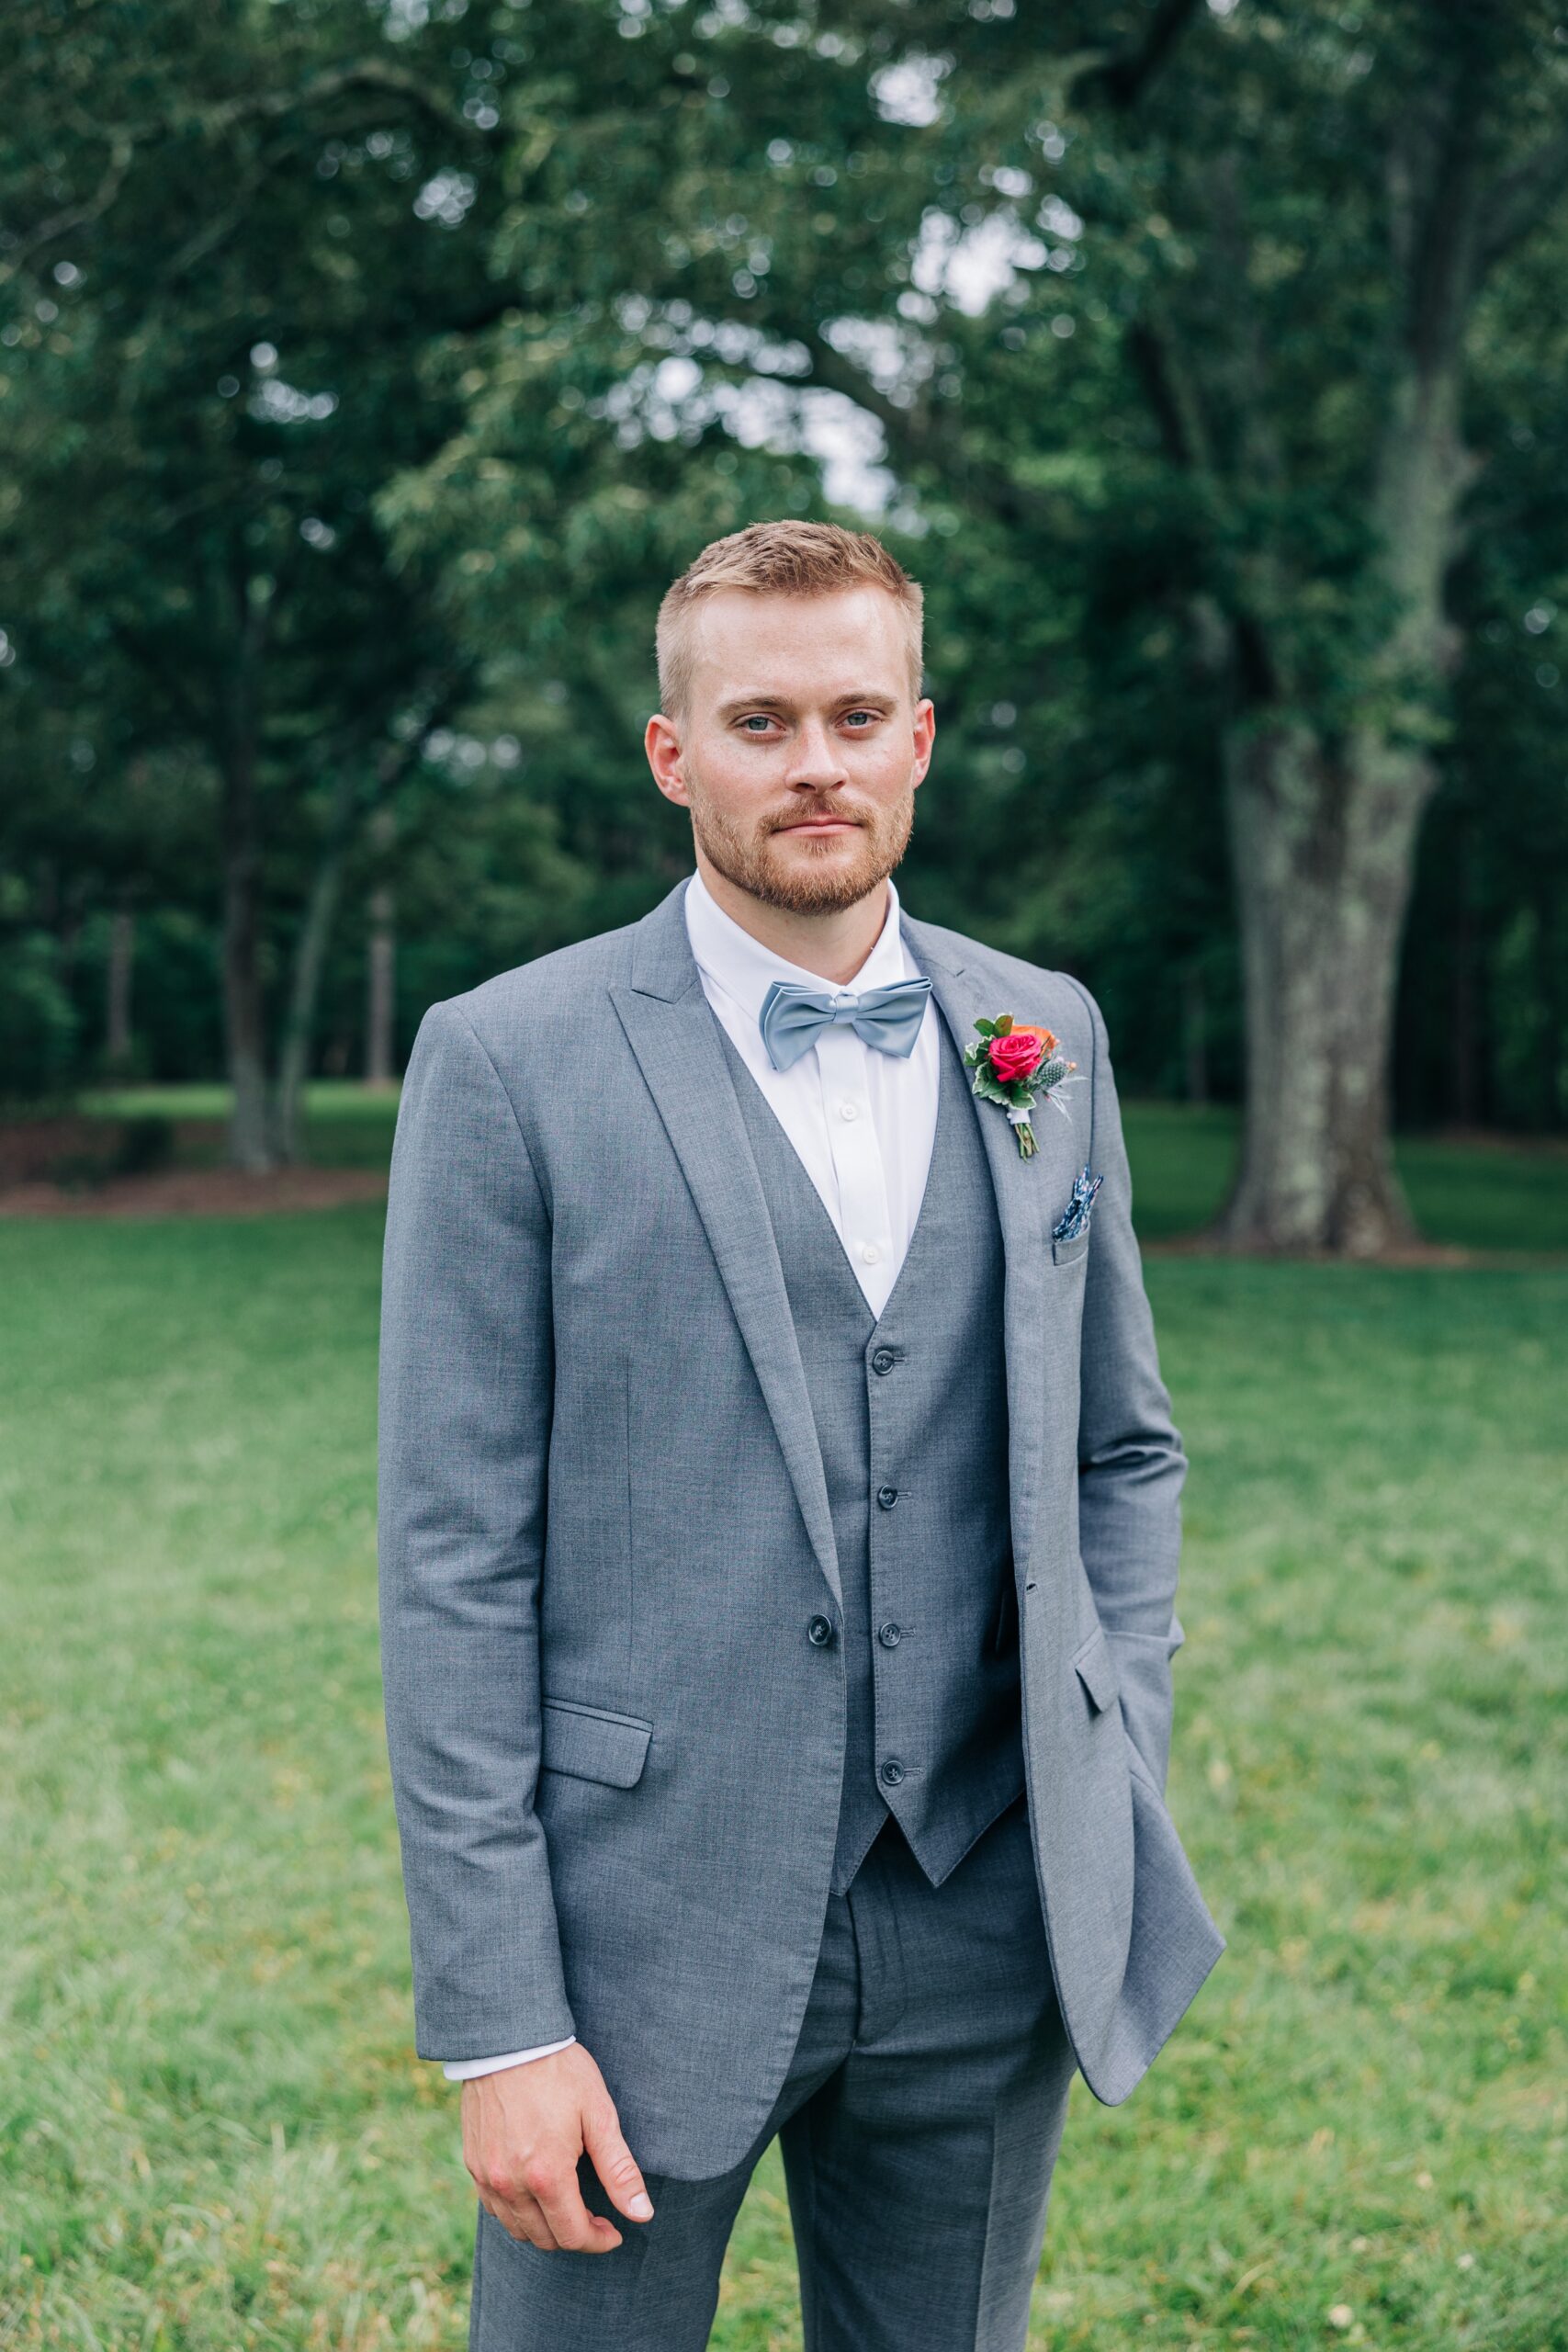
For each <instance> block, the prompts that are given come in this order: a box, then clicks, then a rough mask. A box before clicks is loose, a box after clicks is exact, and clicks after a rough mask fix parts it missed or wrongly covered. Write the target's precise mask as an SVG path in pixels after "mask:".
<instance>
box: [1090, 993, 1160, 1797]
mask: <svg viewBox="0 0 1568 2352" xmlns="http://www.w3.org/2000/svg"><path fill="white" fill-rule="evenodd" d="M1074 985H1075V986H1076V987H1077V989H1078V991H1079V993H1080V995H1081V996H1082V997H1083V999H1084V1001H1085V1002H1086V1004H1087V1005H1088V1007H1089V1018H1090V1021H1091V1023H1092V1024H1093V1030H1094V1061H1093V1070H1092V1077H1091V1086H1090V1095H1089V1102H1090V1123H1091V1124H1090V1141H1089V1165H1090V1167H1091V1168H1092V1169H1094V1170H1097V1171H1098V1172H1099V1173H1100V1174H1101V1175H1103V1177H1104V1179H1105V1182H1104V1183H1103V1184H1102V1185H1101V1187H1100V1193H1099V1194H1098V1196H1097V1198H1096V1201H1095V1204H1094V1209H1093V1212H1092V1215H1091V1221H1090V1233H1091V1236H1092V1238H1091V1239H1090V1242H1089V1257H1088V1261H1087V1265H1086V1269H1085V1278H1086V1283H1087V1288H1086V1291H1085V1295H1084V1316H1083V1357H1082V1374H1081V1381H1080V1388H1079V1408H1078V1542H1079V1548H1080V1550H1081V1553H1082V1555H1083V1564H1084V1568H1085V1571H1086V1573H1087V1575H1088V1577H1089V1584H1090V1586H1091V1587H1092V1589H1093V1591H1094V1600H1095V1607H1096V1608H1097V1609H1098V1611H1099V1612H1100V1623H1102V1624H1103V1626H1104V1627H1105V1631H1106V1634H1107V1637H1108V1639H1109V1641H1110V1644H1111V1656H1112V1657H1114V1659H1115V1661H1116V1673H1117V1679H1118V1681H1119V1682H1120V1684H1121V1689H1122V1716H1123V1720H1124V1722H1125V1724H1126V1727H1127V1733H1128V1736H1129V1737H1130V1738H1131V1740H1132V1742H1133V1745H1134V1747H1136V1749H1137V1750H1138V1753H1139V1755H1140V1756H1141V1757H1142V1758H1143V1759H1144V1761H1145V1764H1146V1765H1147V1766H1148V1768H1149V1770H1150V1771H1151V1772H1152V1773H1153V1774H1154V1776H1155V1779H1156V1782H1157V1783H1158V1785H1159V1786H1160V1787H1161V1788H1162V1789H1163V1788H1164V1786H1165V1780H1166V1772H1167V1770H1168V1763H1169V1756H1170V1724H1171V1706H1172V1701H1171V1678H1170V1661H1171V1658H1172V1657H1173V1656H1174V1655H1175V1653H1176V1651H1177V1650H1178V1649H1179V1647H1180V1645H1181V1641H1182V1638H1183V1637H1182V1630H1181V1623H1180V1620H1179V1618H1178V1617H1177V1614H1176V1609H1175V1601H1176V1584H1177V1568H1178V1562H1179V1555H1180V1551H1181V1507H1180V1502H1179V1497H1180V1493H1181V1488H1182V1485H1183V1482H1184V1481H1185V1479H1186V1476H1187V1456H1186V1454H1185V1453H1183V1451H1182V1445H1181V1437H1180V1433H1179V1430H1177V1429H1176V1428H1175V1426H1174V1424H1173V1423H1172V1420H1171V1418H1170V1397H1169V1395H1168V1392H1167V1389H1166V1387H1165V1385H1164V1383H1163V1382H1162V1380H1161V1379H1160V1374H1159V1359H1158V1355H1157V1352H1156V1346H1155V1329H1154V1317H1153V1316H1152V1315H1151V1313H1150V1311H1149V1302H1148V1296H1147V1294H1146V1293H1145V1288H1144V1276H1143V1262H1142V1259H1141V1257H1140V1255H1139V1250H1138V1244H1137V1239H1136V1237H1135V1236H1134V1231H1133V1181H1132V1175H1131V1171H1130V1170H1129V1169H1128V1165H1127V1150H1126V1146H1125V1144H1124V1143H1123V1141H1122V1114H1121V1110H1120V1107H1119V1105H1118V1103H1117V1099H1116V1081H1115V1078H1114V1076H1113V1075H1112V1072H1111V1048H1110V1044H1109V1041H1108V1039H1107V1036H1106V1033H1105V1023H1104V1020H1103V1018H1102V1017H1101V1014H1100V1007H1099V1005H1098V1004H1097V1003H1096V1002H1095V1001H1094V999H1093V997H1092V996H1090V994H1089V990H1088V989H1086V988H1084V987H1083V985H1082V983H1081V982H1075V983H1074Z"/></svg>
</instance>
